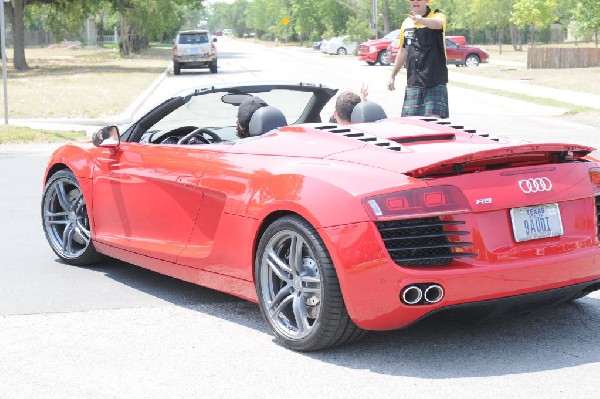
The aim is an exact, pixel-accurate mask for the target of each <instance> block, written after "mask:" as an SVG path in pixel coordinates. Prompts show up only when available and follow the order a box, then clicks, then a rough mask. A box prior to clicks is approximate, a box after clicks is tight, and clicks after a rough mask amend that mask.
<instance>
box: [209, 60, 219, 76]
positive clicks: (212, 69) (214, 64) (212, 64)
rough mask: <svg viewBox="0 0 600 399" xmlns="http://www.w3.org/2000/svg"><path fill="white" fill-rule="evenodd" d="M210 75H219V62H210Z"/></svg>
mask: <svg viewBox="0 0 600 399" xmlns="http://www.w3.org/2000/svg"><path fill="white" fill-rule="evenodd" d="M209 68H210V73H217V60H214V61H211V62H210V66H209Z"/></svg>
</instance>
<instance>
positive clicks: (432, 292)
mask: <svg viewBox="0 0 600 399" xmlns="http://www.w3.org/2000/svg"><path fill="white" fill-rule="evenodd" d="M423 297H424V298H425V302H427V303H438V302H439V301H441V300H442V298H443V297H444V289H443V288H442V287H441V286H439V285H437V284H431V285H430V286H429V287H427V289H425V293H424V294H423Z"/></svg>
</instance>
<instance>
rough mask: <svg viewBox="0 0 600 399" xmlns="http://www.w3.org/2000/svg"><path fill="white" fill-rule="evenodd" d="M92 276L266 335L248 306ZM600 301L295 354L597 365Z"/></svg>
mask: <svg viewBox="0 0 600 399" xmlns="http://www.w3.org/2000/svg"><path fill="white" fill-rule="evenodd" d="M94 270H96V271H97V272H102V273H105V275H106V276H107V277H109V278H111V279H114V280H116V281H118V282H120V283H122V284H126V285H128V286H130V287H132V288H134V289H137V290H140V291H142V292H145V293H147V294H150V295H153V296H155V297H158V298H160V299H163V300H165V301H168V302H171V303H173V304H174V305H176V306H182V307H185V308H187V309H190V310H193V311H196V312H199V313H203V314H207V315H211V316H214V317H219V318H224V319H226V320H227V321H230V322H233V323H237V324H239V325H243V326H245V327H248V328H252V329H254V330H256V331H259V332H262V333H265V334H270V331H269V330H268V327H267V326H266V325H265V323H264V321H263V319H262V316H261V314H260V310H259V307H258V305H256V304H254V303H251V302H248V301H245V300H243V299H240V298H237V297H234V296H231V295H227V294H224V293H221V292H218V291H214V290H211V289H208V288H204V287H201V286H197V285H195V284H191V283H187V282H183V281H180V280H177V279H174V278H171V277H168V276H164V275H161V274H158V273H154V272H152V271H149V270H146V269H142V268H139V267H136V266H133V265H130V264H127V263H124V262H119V261H107V262H105V263H103V264H102V265H99V266H97V267H96V268H94ZM599 298H600V295H598V293H593V294H592V295H591V296H589V297H586V298H582V299H579V300H577V301H575V302H572V303H567V304H562V305H558V306H553V307H549V308H545V309H539V310H537V311H535V312H531V313H529V314H525V315H520V316H511V317H504V318H500V319H495V320H491V321H487V322H484V323H479V324H466V323H462V322H457V321H451V320H447V319H444V318H443V317H441V316H436V317H432V318H429V319H425V320H423V321H421V322H420V323H417V324H414V325H412V326H410V327H408V328H405V329H402V330H396V331H387V332H370V333H369V334H368V335H367V336H366V337H365V338H364V339H363V340H361V341H359V342H356V343H353V344H350V345H344V346H340V347H337V348H333V349H329V350H324V351H320V352H309V353H303V354H301V355H303V356H309V357H311V358H313V359H316V360H319V361H323V362H328V363H332V364H335V365H336V366H340V367H347V368H351V369H359V370H370V371H371V372H375V373H381V374H388V375H397V376H406V377H417V378H426V379H444V378H460V377H485V376H501V375H508V374H517V373H519V374H520V373H529V372H538V371H545V370H556V369H561V368H565V367H573V366H577V365H582V364H590V363H597V362H600V351H597V350H591V348H597V347H598V346H600V329H599V328H597V326H598V325H600V299H599ZM273 344H274V345H277V344H278V343H277V342H276V341H275V340H273ZM374 359H377V360H376V361H374Z"/></svg>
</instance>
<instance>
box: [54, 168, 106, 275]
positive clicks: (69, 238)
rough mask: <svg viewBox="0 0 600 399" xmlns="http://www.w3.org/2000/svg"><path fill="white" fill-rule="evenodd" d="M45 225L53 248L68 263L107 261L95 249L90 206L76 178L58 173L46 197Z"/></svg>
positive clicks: (79, 263)
mask: <svg viewBox="0 0 600 399" xmlns="http://www.w3.org/2000/svg"><path fill="white" fill-rule="evenodd" d="M42 223H43V228H44V233H45V234H46V239H47V240H48V243H49V244H50V247H51V248H52V250H53V251H54V253H56V255H58V257H59V258H60V259H62V260H63V261H64V262H66V263H69V264H72V265H79V266H83V265H90V264H93V263H96V262H98V261H99V260H101V259H102V258H103V255H101V254H99V253H98V252H97V251H96V248H94V244H93V243H92V234H91V231H90V222H89V217H88V213H87V206H86V203H85V199H84V198H83V193H82V191H81V187H80V186H79V183H78V182H77V179H76V178H75V175H73V173H72V172H71V171H69V170H61V171H58V172H56V173H55V174H54V175H52V177H51V178H50V179H49V180H48V183H47V184H46V187H45V189H44V194H43V196H42Z"/></svg>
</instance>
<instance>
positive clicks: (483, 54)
mask: <svg viewBox="0 0 600 399" xmlns="http://www.w3.org/2000/svg"><path fill="white" fill-rule="evenodd" d="M398 42H399V39H396V40H394V41H393V42H392V43H391V44H390V45H389V46H388V48H387V51H386V53H385V59H386V61H387V62H389V63H393V62H394V60H395V59H396V54H398ZM489 57H490V56H489V54H488V52H487V51H485V50H484V49H482V48H479V47H475V46H461V45H460V44H458V43H455V42H454V41H452V40H450V39H449V38H446V63H448V64H454V65H456V66H468V67H473V66H479V64H480V63H482V62H484V63H485V62H488V61H489Z"/></svg>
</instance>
